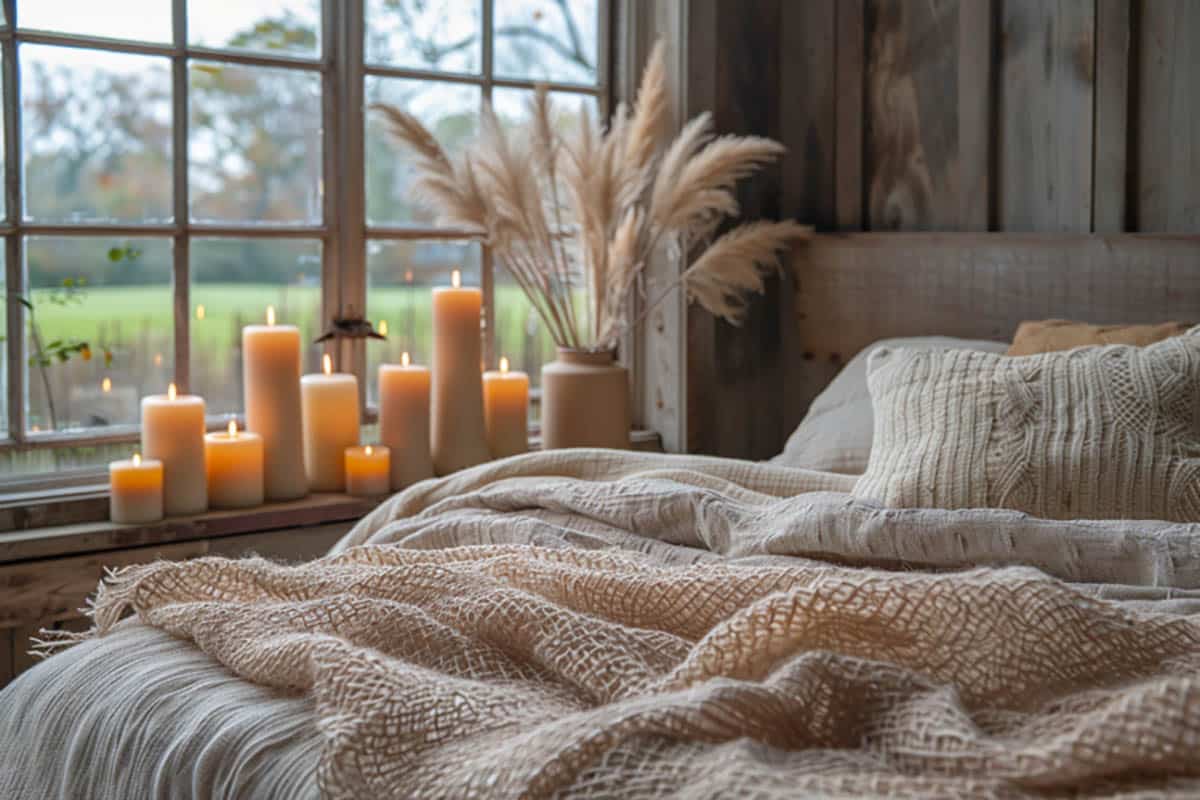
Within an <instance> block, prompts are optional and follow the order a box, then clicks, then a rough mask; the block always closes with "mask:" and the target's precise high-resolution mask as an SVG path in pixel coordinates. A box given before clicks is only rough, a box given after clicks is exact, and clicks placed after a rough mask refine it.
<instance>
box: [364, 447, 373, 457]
mask: <svg viewBox="0 0 1200 800" xmlns="http://www.w3.org/2000/svg"><path fill="white" fill-rule="evenodd" d="M363 452H364V453H366V454H367V455H371V454H372V453H374V452H375V449H374V448H373V447H371V445H367V449H366V450H364V451H363Z"/></svg>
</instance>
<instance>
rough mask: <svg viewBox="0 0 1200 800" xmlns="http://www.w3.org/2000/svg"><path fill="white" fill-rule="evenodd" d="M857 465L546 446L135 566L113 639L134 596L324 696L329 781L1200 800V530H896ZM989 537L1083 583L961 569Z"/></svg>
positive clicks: (320, 714)
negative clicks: (284, 554)
mask: <svg viewBox="0 0 1200 800" xmlns="http://www.w3.org/2000/svg"><path fill="white" fill-rule="evenodd" d="M835 480H836V476H826V475H823V474H821V473H803V472H801V471H795V470H786V469H782V468H774V467H759V466H752V465H746V464H739V463H737V462H721V461H715V460H708V459H684V458H675V459H672V458H667V457H661V456H658V457H653V456H616V455H612V454H600V453H587V452H582V453H576V454H571V455H564V454H553V455H549V454H548V455H532V456H527V457H523V458H518V459H515V460H511V461H508V462H501V463H500V464H498V465H490V466H487V467H483V468H479V469H477V470H474V471H469V472H468V473H464V474H462V475H459V476H456V477H454V478H452V479H449V480H444V481H437V482H431V483H427V484H421V485H419V486H417V487H414V488H413V489H411V490H409V491H408V492H406V493H404V494H403V495H401V496H399V497H398V498H396V499H395V500H393V501H392V502H391V503H389V504H388V505H387V506H385V507H383V508H382V509H381V510H380V511H379V512H377V513H376V514H374V515H372V516H371V517H369V518H368V519H366V520H364V521H363V523H362V524H361V525H360V527H359V528H358V529H356V530H355V531H354V532H352V533H351V535H350V536H349V537H348V538H347V540H346V542H344V543H343V547H341V548H340V550H341V552H337V553H335V554H332V555H330V556H327V557H326V558H324V559H321V560H318V561H316V562H313V563H310V564H305V565H296V566H285V565H279V564H273V563H270V562H267V561H264V560H260V559H246V560H240V561H230V560H224V559H216V558H206V559H199V560H196V561H190V562H184V563H157V564H149V565H144V566H140V567H134V568H130V569H127V570H125V571H123V572H120V573H117V574H115V575H114V576H112V577H111V578H110V579H109V580H108V581H107V582H106V583H105V584H104V585H103V586H102V588H101V590H100V592H99V594H98V596H97V597H96V599H95V603H94V606H95V607H94V618H95V622H96V625H97V628H96V631H97V633H98V634H100V635H103V634H104V632H105V631H107V630H109V629H110V628H111V626H112V625H114V624H115V622H116V621H117V619H118V618H119V617H121V616H122V615H123V614H124V613H125V612H126V611H128V610H133V611H134V612H136V614H137V616H138V618H139V619H140V621H141V622H142V623H143V624H146V625H151V626H155V627H158V628H161V629H163V630H165V631H167V632H169V633H171V634H173V635H176V636H179V637H183V638H185V639H187V640H190V641H192V642H194V643H195V644H196V645H197V646H198V647H199V648H201V649H202V650H203V651H205V652H206V653H208V654H210V655H211V656H212V657H214V658H215V659H216V660H217V661H219V662H220V663H222V664H224V665H225V666H227V667H228V668H229V669H230V670H232V671H233V672H234V673H235V674H237V675H238V676H240V677H242V678H243V679H245V680H248V681H252V682H255V683H258V684H262V685H265V686H268V687H273V688H276V689H280V690H284V691H288V692H295V693H305V694H307V695H309V696H310V697H311V698H312V700H313V708H314V714H315V716H316V724H317V725H318V726H319V728H320V730H321V731H322V734H323V736H324V745H323V750H322V756H321V763H320V772H319V781H320V784H321V786H322V789H323V791H324V792H325V793H326V794H327V795H328V796H330V797H468V796H497V797H516V796H525V797H553V796H588V797H604V796H611V797H630V798H639V797H657V796H662V795H664V794H678V795H681V796H688V797H741V796H756V797H796V796H805V795H807V796H821V797H830V796H853V797H862V796H920V797H936V796H944V797H962V796H973V797H982V796H995V797H1022V796H1039V795H1043V794H1053V793H1058V792H1062V791H1068V790H1082V791H1084V792H1086V793H1088V794H1096V795H1104V796H1116V795H1122V794H1134V793H1139V792H1163V793H1168V794H1169V793H1176V794H1178V795H1179V796H1196V794H1197V793H1200V625H1198V624H1197V618H1196V617H1192V616H1189V615H1186V614H1181V613H1173V612H1171V611H1168V610H1163V609H1169V608H1173V607H1175V606H1172V605H1171V604H1172V603H1180V602H1182V603H1185V604H1186V603H1188V602H1193V603H1194V602H1195V595H1196V592H1195V588H1194V586H1195V584H1194V583H1193V582H1192V581H1193V576H1192V575H1191V574H1190V573H1188V572H1187V571H1186V569H1183V568H1182V567H1181V565H1180V564H1179V563H1176V562H1179V561H1180V555H1181V554H1182V553H1184V552H1185V551H1186V548H1187V547H1189V546H1190V547H1193V548H1194V547H1195V546H1196V545H1195V540H1196V539H1197V538H1200V537H1198V535H1197V531H1196V530H1194V529H1192V528H1188V527H1180V526H1161V527H1157V528H1156V527H1154V526H1151V525H1148V524H1146V523H1139V524H1138V525H1137V526H1136V527H1128V526H1124V527H1123V526H1122V525H1120V524H1116V523H1114V524H1113V525H1111V526H1104V525H1100V524H1097V523H1089V524H1088V525H1080V526H1072V525H1071V524H1069V523H1044V522H1040V521H1036V520H1030V519H1028V518H1024V517H1021V516H1020V515H1014V514H1011V513H1009V512H1003V513H1001V514H998V515H996V514H993V515H992V516H988V515H987V514H984V515H982V516H980V517H978V518H973V517H971V516H970V515H965V514H962V513H961V512H959V516H960V517H961V518H960V519H957V520H955V512H940V514H939V516H937V517H926V518H924V519H925V522H927V523H928V524H929V526H930V529H929V530H928V531H926V537H925V539H924V540H923V541H921V542H920V543H919V544H917V545H906V544H900V543H897V542H892V543H891V544H887V543H885V542H884V541H883V539H884V538H885V537H886V533H887V532H888V531H889V530H890V532H891V534H892V536H893V538H897V537H899V536H900V535H901V534H903V533H904V531H906V530H908V531H915V532H916V533H920V532H919V531H916V528H915V527H914V523H913V517H914V515H913V514H911V513H908V514H899V515H896V514H886V513H885V512H883V511H882V510H881V509H871V508H869V507H863V506H860V505H857V504H855V503H854V502H852V501H851V500H849V499H848V498H847V497H846V496H845V495H844V494H842V493H839V491H838V485H837V484H836V483H832V482H831V481H835ZM806 492H808V493H806ZM881 514H882V515H883V516H880V515H881ZM916 516H917V518H918V521H919V520H920V515H916ZM905 525H907V526H909V527H908V528H905V527H904V526H905ZM917 527H919V525H918V526H917ZM1026 531H1029V532H1030V539H1029V541H1028V543H1026V542H1024V540H1023V538H1022V537H1023V534H1024V533H1025V532H1026ZM1055 538H1056V539H1057V541H1058V546H1059V547H1060V548H1062V549H1066V550H1072V551H1074V552H1075V556H1073V557H1072V558H1070V559H1059V560H1057V561H1056V560H1054V559H1053V558H1050V557H1048V556H1047V555H1046V553H1047V552H1048V551H1049V550H1050V549H1051V548H1050V546H1049V544H1048V543H1049V542H1050V540H1051V539H1055ZM972 539H975V540H979V541H986V540H992V539H995V540H997V541H998V543H996V544H993V545H991V546H990V550H989V548H988V547H983V546H981V545H977V544H975V543H973V542H972V541H971V540H972ZM372 541H374V542H380V543H374V544H372V543H369V542H372ZM358 542H368V543H367V544H363V545H362V546H351V545H354V544H356V543H358ZM1105 548H1109V549H1108V550H1105ZM988 552H990V553H992V556H986V555H985V559H986V560H988V561H989V563H995V564H1013V563H1016V562H1018V561H1020V559H1021V555H1022V553H1023V552H1024V553H1025V554H1026V555H1028V557H1029V558H1028V560H1029V561H1030V562H1034V563H1036V562H1046V563H1048V564H1049V565H1050V567H1051V570H1057V571H1059V572H1061V573H1063V576H1064V577H1068V578H1070V579H1071V580H1072V581H1075V583H1067V582H1064V581H1062V580H1059V579H1058V578H1055V577H1051V576H1050V575H1048V574H1047V573H1046V571H1044V568H1045V564H1043V565H1042V566H1043V569H1033V568H1031V567H1028V566H989V567H984V568H974V569H962V568H961V566H962V564H961V561H962V559H964V558H968V559H970V558H973V557H974V556H973V555H972V554H973V553H984V554H986V553H988ZM1090 552H1095V553H1097V554H1100V555H1103V554H1104V553H1105V552H1108V553H1109V555H1110V557H1109V558H1108V560H1107V561H1106V562H1105V563H1104V564H1102V565H1101V566H1100V567H1098V568H1097V569H1096V570H1095V571H1094V572H1092V571H1089V569H1090V568H1089V567H1088V566H1087V558H1086V556H1087V555H1088V553H1090ZM1193 552H1194V551H1193ZM922 553H924V555H922ZM1114 553H1124V556H1125V560H1126V561H1131V562H1135V566H1134V567H1133V568H1132V570H1130V571H1128V573H1120V572H1119V570H1118V568H1117V567H1116V566H1115V561H1117V560H1119V559H1117V558H1116V557H1115V556H1114V555H1113V554H1114ZM1080 555H1082V556H1084V558H1083V559H1082V560H1077V559H1076V557H1077V556H1080ZM918 556H919V557H918ZM859 564H866V566H860V565H859ZM913 566H917V567H919V568H918V569H912V568H911V567H913ZM1118 573H1119V574H1120V575H1121V576H1123V580H1122V581H1119V582H1118V583H1121V584H1123V585H1120V586H1112V585H1107V586H1106V585H1105V584H1104V583H1103V582H1104V581H1106V580H1107V579H1108V578H1110V577H1112V576H1113V575H1114V574H1118ZM1131 577H1132V579H1130V578H1131ZM1129 584H1133V585H1129ZM1109 597H1118V598H1120V601H1119V602H1118V601H1114V600H1112V599H1106V598H1109Z"/></svg>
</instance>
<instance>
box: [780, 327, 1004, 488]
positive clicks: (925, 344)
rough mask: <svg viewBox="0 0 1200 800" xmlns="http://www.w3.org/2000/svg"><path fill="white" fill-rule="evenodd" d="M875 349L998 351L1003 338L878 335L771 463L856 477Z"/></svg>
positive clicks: (863, 456) (867, 446)
mask: <svg viewBox="0 0 1200 800" xmlns="http://www.w3.org/2000/svg"><path fill="white" fill-rule="evenodd" d="M877 347H893V348H894V347H910V348H919V349H925V350H928V349H931V348H941V349H945V348H954V349H963V350H985V351H987V352H989V353H1003V352H1004V349H1005V348H1006V347H1007V345H1006V344H1004V343H1003V342H988V341H982V340H978V339H955V338H952V337H949V336H914V337H911V338H904V339H882V340H880V341H878V342H875V343H874V344H870V345H868V346H867V347H864V348H863V349H862V350H861V351H859V353H858V355H856V356H854V358H852V359H850V361H848V362H847V363H846V366H844V367H842V371H841V372H839V373H838V374H837V376H836V377H835V378H834V379H833V380H832V381H830V382H829V385H828V386H826V387H825V390H824V391H823V392H821V393H820V394H819V395H817V397H816V399H815V400H813V401H812V405H810V406H809V407H808V413H807V414H805V415H804V419H803V420H801V421H800V425H799V426H798V427H797V428H796V430H794V431H792V435H791V436H789V437H788V440H787V444H786V445H784V447H783V452H782V453H780V454H779V455H777V456H775V457H774V458H772V459H771V463H773V464H780V465H782V466H785V467H799V468H801V469H816V470H821V471H823V472H841V473H844V474H847V475H861V474H863V472H864V471H866V469H867V459H868V458H870V456H871V434H872V429H873V428H874V420H873V418H872V416H871V395H870V393H869V392H868V391H867V358H868V357H869V356H870V355H871V352H872V351H873V350H875V349H876V348H877Z"/></svg>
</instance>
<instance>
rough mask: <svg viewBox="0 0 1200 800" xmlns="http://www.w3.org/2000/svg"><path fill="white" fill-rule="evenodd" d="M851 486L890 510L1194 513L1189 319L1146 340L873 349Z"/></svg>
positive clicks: (1196, 359) (1176, 516)
mask: <svg viewBox="0 0 1200 800" xmlns="http://www.w3.org/2000/svg"><path fill="white" fill-rule="evenodd" d="M867 370H868V372H867V385H868V387H869V388H870V391H871V403H872V409H873V411H874V414H875V434H874V443H873V446H872V448H871V459H870V462H869V463H868V465H867V471H866V473H865V474H864V475H863V476H862V477H861V478H859V480H858V483H857V485H856V486H855V490H854V493H855V495H857V496H859V497H864V498H871V499H874V500H876V501H879V502H882V503H883V504H884V505H887V506H892V507H899V508H916V507H931V508H1011V509H1016V510H1018V511H1025V512H1028V513H1030V514H1034V515H1036V516H1038V517H1044V518H1048V519H1079V518H1083V519H1109V518H1111V519H1161V520H1171V521H1178V522H1184V521H1186V522H1196V521H1200V327H1197V328H1193V329H1192V330H1190V331H1189V332H1188V333H1187V335H1185V336H1177V337H1173V338H1170V339H1165V340H1163V341H1161V342H1158V343H1157V344H1153V345H1150V346H1149V347H1132V346H1127V345H1111V346H1107V347H1084V348H1078V349H1075V350H1068V351H1065V352H1060V353H1044V354H1041V355H1033V356H1021V357H1017V358H1010V357H1007V356H999V355H993V354H991V353H980V352H974V351H970V350H945V351H929V350H924V351H921V350H906V349H895V350H892V349H878V350H876V351H875V352H874V353H873V354H872V356H871V360H870V363H869V364H868V366H867Z"/></svg>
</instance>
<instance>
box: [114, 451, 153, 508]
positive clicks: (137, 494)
mask: <svg viewBox="0 0 1200 800" xmlns="http://www.w3.org/2000/svg"><path fill="white" fill-rule="evenodd" d="M108 484H109V497H108V507H109V517H110V518H111V519H112V521H113V522H120V523H123V524H126V525H132V524H137V523H142V522H158V521H159V520H160V519H162V518H163V463H162V462H161V461H159V460H157V459H154V458H147V459H143V458H142V457H141V456H140V455H138V454H137V453H135V454H134V456H133V458H132V459H130V460H127V461H114V462H112V463H111V464H109V465H108Z"/></svg>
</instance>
